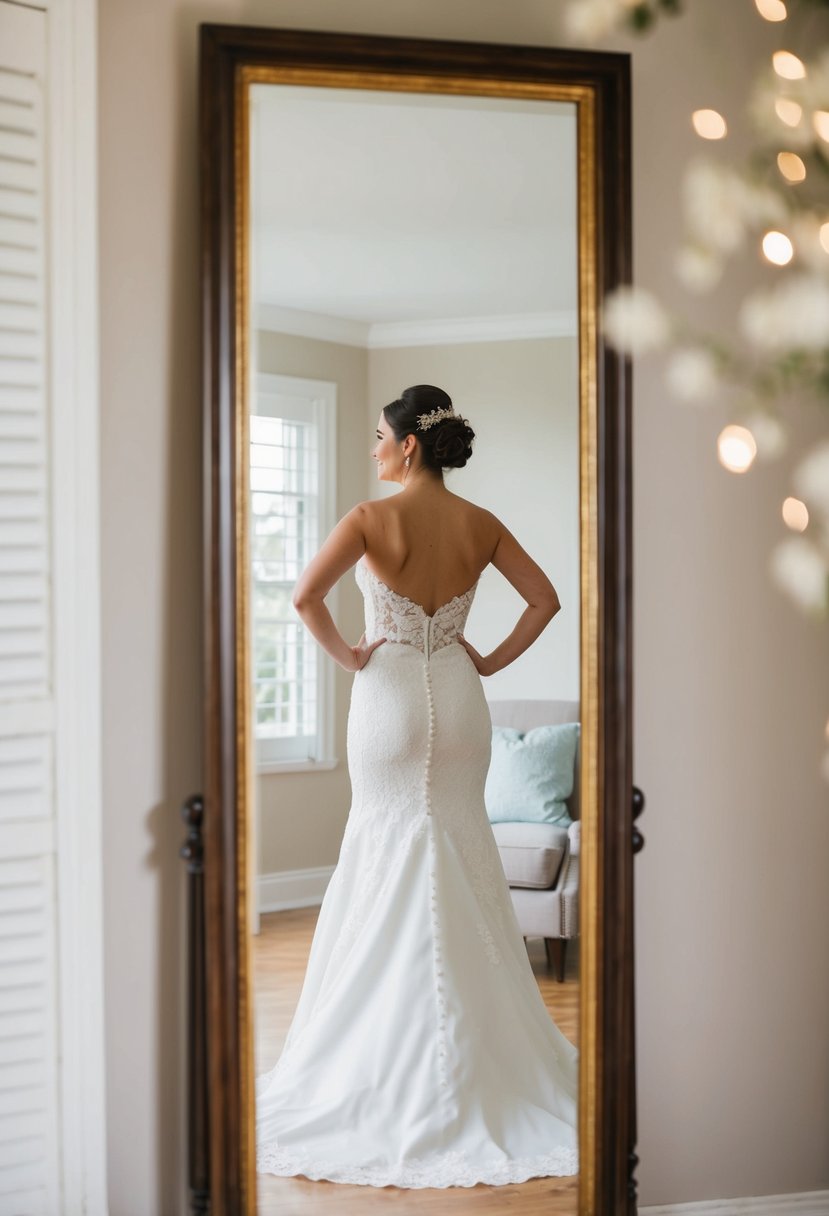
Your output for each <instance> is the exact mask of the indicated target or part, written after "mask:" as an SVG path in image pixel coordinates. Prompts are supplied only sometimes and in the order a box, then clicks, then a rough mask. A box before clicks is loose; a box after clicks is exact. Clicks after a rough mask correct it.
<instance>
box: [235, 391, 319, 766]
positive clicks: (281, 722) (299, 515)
mask: <svg viewBox="0 0 829 1216" xmlns="http://www.w3.org/2000/svg"><path fill="white" fill-rule="evenodd" d="M335 420H336V385H335V384H332V383H330V382H328V381H320V380H303V379H298V378H295V377H290V376H275V375H266V374H260V375H259V376H257V377H256V397H255V401H254V407H253V410H252V413H251V419H250V496H251V566H252V596H251V615H252V666H253V683H254V689H253V695H254V707H255V722H256V757H257V764H258V767H259V769H260V771H261V770H262V769H265V770H267V769H286V768H289V769H305V768H311V767H320V766H326V767H329V766H330V765H331V764H333V763H334V758H333V738H332V733H333V692H334V687H333V664H332V663H331V662H330V661H329V660H328V659H327V657H326V656H325V655H324V654H323V653H322V652H321V651H320V649H319V647H318V645H317V643H316V641H315V640H314V638H313V637H312V636H311V634H310V633H309V632H308V630H307V629H306V628H305V626H304V625H303V624H302V621H301V620H300V619H299V617H298V616H297V614H296V611H295V610H294V607H293V605H292V604H291V593H292V591H293V588H294V585H295V583H296V581H297V579H298V578H299V575H300V574H301V573H302V570H303V569H304V567H305V566H306V565H307V564H308V562H309V560H310V559H311V557H312V556H313V555H314V553H315V552H316V551H317V549H318V548H319V545H320V542H321V541H322V540H323V539H324V538H325V536H327V535H328V533H329V532H330V530H331V528H332V527H333V525H334V502H335V484H334V470H335V453H336V442H335V438H336V436H335ZM328 603H329V607H330V608H331V610H332V614H333V615H334V616H335V617H336V611H335V606H336V590H334V591H332V592H331V594H330V595H329V597H328Z"/></svg>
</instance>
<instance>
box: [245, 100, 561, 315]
mask: <svg viewBox="0 0 829 1216" xmlns="http://www.w3.org/2000/svg"><path fill="white" fill-rule="evenodd" d="M251 115H252V123H251V128H252V146H251V172H252V177H253V187H252V191H251V210H252V245H251V255H252V260H251V268H252V290H253V300H254V307H255V309H256V310H257V311H258V313H259V315H260V317H261V316H262V315H266V314H267V313H268V310H270V311H271V313H272V315H274V316H277V315H278V316H279V317H280V318H281V321H282V324H283V326H284V325H286V324H288V321H287V319H288V317H289V316H290V314H291V313H293V312H298V313H299V314H307V315H306V316H304V321H305V323H306V324H305V325H304V326H303V324H302V320H303V317H302V316H300V317H299V318H298V322H299V324H298V325H297V327H296V329H297V330H298V331H303V329H304V330H305V331H306V332H313V331H314V329H315V328H316V329H319V328H320V326H323V327H324V326H325V324H326V322H327V323H328V324H329V327H330V326H331V325H333V326H335V327H336V326H337V325H338V324H339V325H340V326H341V327H349V326H351V328H352V330H353V332H354V333H358V332H359V333H365V332H366V329H367V327H373V328H374V329H375V330H376V329H377V328H378V327H379V328H380V329H382V327H384V326H386V327H389V328H390V327H391V326H392V325H393V326H394V327H395V331H396V332H398V333H399V332H400V331H401V329H402V328H405V325H406V324H409V325H412V324H413V325H414V326H415V328H417V327H418V326H420V327H421V328H422V327H423V326H424V324H426V323H432V324H433V325H434V323H435V322H441V321H453V322H455V325H456V327H457V326H460V327H461V328H462V327H463V326H466V327H467V328H469V327H470V325H472V324H473V323H474V322H475V321H476V320H478V319H481V320H483V319H487V318H488V319H490V328H491V329H492V328H493V325H494V324H495V322H494V321H493V319H497V320H498V321H507V319H510V320H511V322H512V330H513V331H516V330H517V329H520V328H521V326H522V325H523V326H524V327H525V328H526V329H528V330H529V331H532V330H533V329H534V328H535V329H536V330H538V329H543V330H544V331H545V332H564V331H565V330H569V331H570V332H576V323H575V317H576V311H577V282H576V178H575V166H576V161H575V158H576V131H575V107H574V106H573V105H572V104H570V103H563V102H544V101H523V100H513V99H501V98H488V97H452V96H448V95H447V96H443V95H435V94H425V93H411V94H409V93H395V92H375V91H372V90H357V89H330V88H310V87H293V86H282V85H254V86H253V87H252V88H251ZM506 328H507V329H509V328H510V326H509V324H507V326H506ZM342 332H345V330H343V331H342Z"/></svg>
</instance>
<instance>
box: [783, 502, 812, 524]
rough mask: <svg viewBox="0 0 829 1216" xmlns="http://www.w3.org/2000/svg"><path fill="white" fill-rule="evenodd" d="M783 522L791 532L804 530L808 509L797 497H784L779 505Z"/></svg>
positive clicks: (807, 520) (807, 519) (807, 518)
mask: <svg viewBox="0 0 829 1216" xmlns="http://www.w3.org/2000/svg"><path fill="white" fill-rule="evenodd" d="M781 514H782V516H783V522H784V523H785V525H786V527H787V528H791V530H792V531H793V532H805V531H806V527H807V525H808V523H809V510H808V508H807V506H806V504H805V502H801V501H800V499H799V498H791V497H789V498H786V499H784V500H783V506H782V507H781Z"/></svg>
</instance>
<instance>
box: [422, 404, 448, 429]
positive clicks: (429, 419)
mask: <svg viewBox="0 0 829 1216" xmlns="http://www.w3.org/2000/svg"><path fill="white" fill-rule="evenodd" d="M456 417H457V414H456V413H455V411H454V410H452V409H449V410H432V412H431V413H429V414H418V416H417V423H418V427H417V429H418V430H419V431H426V430H428V429H429V427H430V426H434V425H435V423H436V422H441V421H442V420H443V419H444V418H456Z"/></svg>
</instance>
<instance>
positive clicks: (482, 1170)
mask: <svg viewBox="0 0 829 1216" xmlns="http://www.w3.org/2000/svg"><path fill="white" fill-rule="evenodd" d="M256 1171H257V1173H259V1174H278V1175H281V1176H293V1175H295V1174H303V1175H304V1176H305V1177H306V1178H310V1179H311V1180H312V1181H314V1182H320V1181H326V1182H350V1183H354V1184H356V1185H358V1186H399V1187H406V1188H416V1187H449V1186H477V1185H478V1183H483V1184H484V1185H485V1186H506V1185H508V1184H509V1183H515V1182H526V1181H527V1179H528V1178H551V1177H555V1178H569V1177H572V1176H573V1175H574V1174H577V1173H578V1172H579V1154H578V1149H573V1148H558V1149H555V1150H554V1151H553V1152H551V1153H540V1154H537V1155H536V1156H534V1157H516V1158H514V1159H512V1160H510V1161H502V1160H499V1161H493V1162H490V1163H487V1162H485V1161H478V1162H474V1161H471V1160H470V1158H469V1157H468V1156H467V1155H465V1154H464V1153H458V1152H449V1153H443V1154H442V1155H441V1156H440V1157H431V1158H414V1157H413V1158H409V1160H407V1161H399V1162H395V1163H393V1164H389V1165H377V1166H360V1165H340V1164H334V1163H333V1162H331V1163H328V1164H326V1163H325V1162H324V1161H315V1160H313V1159H312V1158H311V1157H310V1155H309V1154H307V1153H302V1152H299V1151H293V1150H290V1149H278V1148H260V1149H259V1151H258V1153H257V1157H256Z"/></svg>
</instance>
